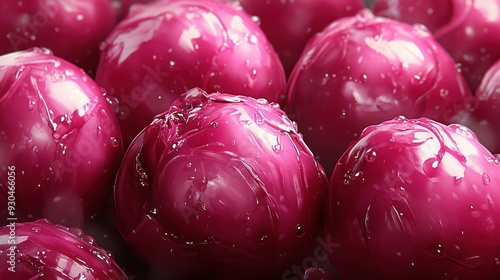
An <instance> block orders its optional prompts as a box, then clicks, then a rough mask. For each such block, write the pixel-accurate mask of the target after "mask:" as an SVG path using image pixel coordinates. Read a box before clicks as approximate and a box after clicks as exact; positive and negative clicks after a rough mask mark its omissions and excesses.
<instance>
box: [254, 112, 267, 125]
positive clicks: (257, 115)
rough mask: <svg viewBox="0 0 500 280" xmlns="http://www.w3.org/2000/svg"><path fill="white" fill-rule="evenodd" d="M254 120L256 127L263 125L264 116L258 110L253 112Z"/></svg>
mask: <svg viewBox="0 0 500 280" xmlns="http://www.w3.org/2000/svg"><path fill="white" fill-rule="evenodd" d="M254 118H255V123H256V124H258V125H263V124H264V122H265V120H264V114H263V113H262V112H261V111H259V110H256V111H255V114H254Z"/></svg>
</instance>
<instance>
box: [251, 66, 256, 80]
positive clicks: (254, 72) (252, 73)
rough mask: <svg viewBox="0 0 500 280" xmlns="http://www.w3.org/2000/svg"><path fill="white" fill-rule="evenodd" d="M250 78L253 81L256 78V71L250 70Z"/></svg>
mask: <svg viewBox="0 0 500 280" xmlns="http://www.w3.org/2000/svg"><path fill="white" fill-rule="evenodd" d="M251 77H252V79H255V78H256V77H257V69H255V68H254V69H252V72H251Z"/></svg>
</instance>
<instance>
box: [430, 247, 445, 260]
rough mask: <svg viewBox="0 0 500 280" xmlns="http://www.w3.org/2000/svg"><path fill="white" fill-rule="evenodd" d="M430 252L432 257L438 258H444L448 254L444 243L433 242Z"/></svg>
mask: <svg viewBox="0 0 500 280" xmlns="http://www.w3.org/2000/svg"><path fill="white" fill-rule="evenodd" d="M429 253H430V254H431V256H432V257H434V258H437V259H443V258H444V257H445V256H446V253H445V250H444V248H443V245H441V244H432V245H431V246H430V248H429Z"/></svg>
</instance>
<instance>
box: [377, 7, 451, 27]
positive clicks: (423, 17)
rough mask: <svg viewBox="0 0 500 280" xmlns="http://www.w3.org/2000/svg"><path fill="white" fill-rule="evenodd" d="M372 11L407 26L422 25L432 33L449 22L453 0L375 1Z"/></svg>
mask: <svg viewBox="0 0 500 280" xmlns="http://www.w3.org/2000/svg"><path fill="white" fill-rule="evenodd" d="M372 11H373V13H374V14H375V15H377V16H383V17H388V18H391V19H395V20H399V21H402V22H406V23H409V24H415V23H420V24H424V25H425V26H426V27H427V29H429V31H431V32H434V31H436V30H437V29H439V28H440V27H442V26H444V25H446V24H447V23H448V22H449V21H450V20H451V17H452V14H453V0H403V1H402V0H376V1H374V3H373V6H372Z"/></svg>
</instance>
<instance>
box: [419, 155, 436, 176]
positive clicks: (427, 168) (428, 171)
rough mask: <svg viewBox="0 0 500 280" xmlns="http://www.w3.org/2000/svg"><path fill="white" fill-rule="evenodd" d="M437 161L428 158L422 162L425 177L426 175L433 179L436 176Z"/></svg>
mask: <svg viewBox="0 0 500 280" xmlns="http://www.w3.org/2000/svg"><path fill="white" fill-rule="evenodd" d="M438 166H439V160H437V159H436V158H429V159H427V160H426V161H424V164H423V171H424V173H425V175H427V176H428V177H430V178H434V177H436V176H437V175H438V173H439V169H438Z"/></svg>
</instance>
